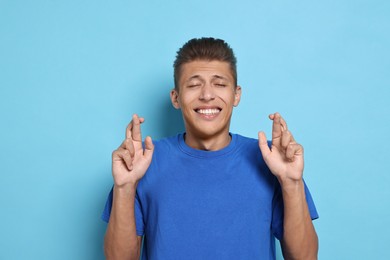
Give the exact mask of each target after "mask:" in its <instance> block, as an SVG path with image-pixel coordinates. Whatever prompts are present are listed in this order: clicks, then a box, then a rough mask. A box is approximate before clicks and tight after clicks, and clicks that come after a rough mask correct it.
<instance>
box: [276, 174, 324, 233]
mask: <svg viewBox="0 0 390 260" xmlns="http://www.w3.org/2000/svg"><path fill="white" fill-rule="evenodd" d="M304 187H305V196H306V202H307V205H308V208H309V213H310V217H311V219H312V220H314V219H317V218H318V217H319V216H318V212H317V209H316V206H315V204H314V201H313V198H312V196H311V194H310V191H309V189H308V187H307V185H306V183H305V182H304ZM283 217H284V206H283V196H282V191H281V188H280V185H278V186H277V188H276V192H275V196H274V199H273V214H272V224H271V229H272V233H273V235H274V236H275V237H276V238H277V239H278V240H281V239H282V237H283Z"/></svg>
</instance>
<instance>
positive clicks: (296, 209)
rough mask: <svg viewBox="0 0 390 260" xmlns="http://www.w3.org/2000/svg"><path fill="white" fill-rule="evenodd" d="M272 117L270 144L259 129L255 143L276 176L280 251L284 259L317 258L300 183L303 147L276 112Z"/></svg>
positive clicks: (312, 231)
mask: <svg viewBox="0 0 390 260" xmlns="http://www.w3.org/2000/svg"><path fill="white" fill-rule="evenodd" d="M269 118H270V119H271V120H273V126H272V146H271V148H269V146H268V143H267V139H266V136H265V134H264V133H263V132H259V147H260V150H261V153H262V155H263V158H264V161H265V163H266V164H267V166H268V168H269V169H270V171H271V172H272V174H274V175H275V176H276V178H277V179H278V181H279V183H280V185H281V189H282V195H283V203H284V222H283V228H284V232H283V239H282V241H281V246H282V252H283V256H284V258H285V259H288V260H290V259H305V260H306V259H307V260H311V259H317V254H318V237H317V234H316V231H315V229H314V226H313V223H312V220H311V217H310V213H309V209H308V206H307V202H306V197H305V190H304V183H303V179H302V176H303V166H304V164H303V147H302V146H301V145H300V144H298V143H296V142H295V140H294V137H293V136H292V134H291V132H290V131H288V129H287V124H286V122H285V121H284V119H283V118H282V117H281V116H280V114H279V113H275V114H271V115H270V116H269Z"/></svg>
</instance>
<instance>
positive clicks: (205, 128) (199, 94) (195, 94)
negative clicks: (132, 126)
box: [171, 60, 241, 139]
mask: <svg viewBox="0 0 390 260" xmlns="http://www.w3.org/2000/svg"><path fill="white" fill-rule="evenodd" d="M240 97H241V87H239V86H237V87H236V86H235V80H234V78H233V76H232V73H231V71H230V66H229V64H228V63H227V62H222V61H203V60H199V61H192V62H189V63H185V64H183V66H182V68H181V74H180V78H179V91H176V90H172V92H171V100H172V104H173V106H174V107H175V108H177V109H181V111H182V114H183V119H184V123H185V128H186V132H187V135H190V136H191V137H194V138H202V139H205V138H206V139H209V138H213V137H217V138H218V137H220V136H223V135H226V134H228V133H229V126H230V119H231V115H232V112H233V107H234V106H237V105H238V103H239V102H240Z"/></svg>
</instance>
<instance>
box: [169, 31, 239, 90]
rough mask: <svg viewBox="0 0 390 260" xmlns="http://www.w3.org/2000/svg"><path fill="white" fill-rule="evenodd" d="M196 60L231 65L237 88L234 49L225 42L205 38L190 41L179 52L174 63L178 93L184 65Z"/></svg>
mask: <svg viewBox="0 0 390 260" xmlns="http://www.w3.org/2000/svg"><path fill="white" fill-rule="evenodd" d="M196 60H207V61H213V60H217V61H224V62H227V63H229V65H230V70H231V72H232V75H233V78H234V81H235V86H237V59H236V56H235V55H234V52H233V49H232V48H231V47H230V46H229V44H227V43H226V42H225V41H224V40H221V39H215V38H211V37H210V38H205V37H203V38H194V39H191V40H189V41H188V42H186V43H185V44H184V45H183V47H181V48H180V49H179V50H178V51H177V55H176V59H175V62H174V63H173V68H174V72H173V73H174V74H173V77H174V80H175V89H176V90H177V91H178V90H179V78H180V74H181V67H182V65H183V64H185V63H188V62H191V61H196Z"/></svg>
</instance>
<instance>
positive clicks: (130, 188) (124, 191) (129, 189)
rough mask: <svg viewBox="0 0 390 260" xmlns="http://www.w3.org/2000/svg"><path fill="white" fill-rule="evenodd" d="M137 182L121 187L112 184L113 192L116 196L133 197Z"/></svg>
mask: <svg viewBox="0 0 390 260" xmlns="http://www.w3.org/2000/svg"><path fill="white" fill-rule="evenodd" d="M137 185H138V182H135V183H127V184H123V185H117V184H114V191H115V192H116V193H117V194H118V195H131V196H133V195H134V194H135V192H136V190H137Z"/></svg>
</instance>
